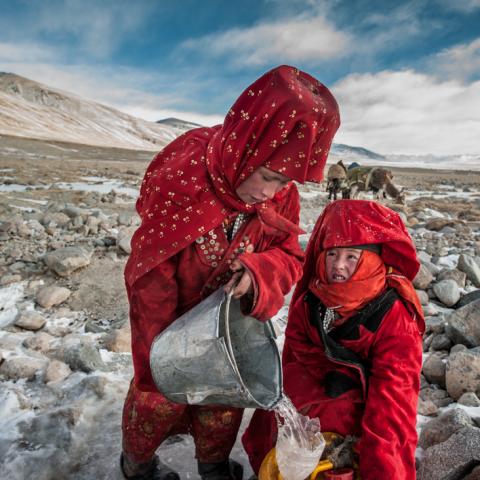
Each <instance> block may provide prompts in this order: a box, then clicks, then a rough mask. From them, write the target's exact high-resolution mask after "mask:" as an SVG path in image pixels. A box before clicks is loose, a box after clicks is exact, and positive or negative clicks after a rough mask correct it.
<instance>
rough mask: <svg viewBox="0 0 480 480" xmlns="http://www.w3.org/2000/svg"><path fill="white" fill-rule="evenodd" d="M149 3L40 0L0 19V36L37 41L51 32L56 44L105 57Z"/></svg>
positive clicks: (145, 14) (147, 9)
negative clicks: (13, 16)
mask: <svg viewBox="0 0 480 480" xmlns="http://www.w3.org/2000/svg"><path fill="white" fill-rule="evenodd" d="M152 6H153V4H151V3H146V2H136V4H135V6H134V8H133V7H132V6H131V5H130V4H129V3H128V4H127V2H123V1H120V0H103V1H102V2H98V1H97V0H42V1H41V2H35V6H34V7H32V8H31V9H28V11H27V12H26V13H25V14H24V15H23V16H20V17H19V18H17V19H16V20H15V22H13V23H12V22H11V21H10V19H8V18H3V19H0V31H1V32H2V36H3V37H4V38H18V35H19V31H20V32H21V35H23V39H31V42H32V43H33V42H36V43H38V42H39V41H40V39H41V38H43V39H45V38H46V37H48V36H53V38H54V40H53V41H56V42H57V48H59V49H60V48H65V49H66V48H67V47H68V48H70V49H71V50H70V51H69V53H70V54H73V53H72V52H74V54H75V55H78V54H87V55H91V56H93V57H95V58H106V57H108V56H109V55H110V54H111V53H112V52H114V51H115V49H116V48H117V47H118V46H119V45H120V44H121V43H122V42H123V41H125V37H126V36H127V35H129V34H134V33H135V31H136V30H137V29H139V28H140V27H141V25H142V23H143V21H144V20H145V18H147V17H148V15H149V12H150V10H151V7H152Z"/></svg>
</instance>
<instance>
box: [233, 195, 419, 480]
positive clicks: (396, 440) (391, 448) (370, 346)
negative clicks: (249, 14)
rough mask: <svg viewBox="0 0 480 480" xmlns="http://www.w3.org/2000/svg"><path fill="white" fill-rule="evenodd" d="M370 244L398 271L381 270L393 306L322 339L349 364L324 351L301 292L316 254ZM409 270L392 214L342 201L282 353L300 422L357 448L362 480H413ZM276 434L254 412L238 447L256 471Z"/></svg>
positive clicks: (328, 220) (405, 244)
mask: <svg viewBox="0 0 480 480" xmlns="http://www.w3.org/2000/svg"><path fill="white" fill-rule="evenodd" d="M372 243H376V244H380V245H381V247H382V254H381V256H382V258H383V259H384V261H385V258H388V259H389V263H390V264H391V265H392V264H393V265H394V266H395V267H396V268H395V269H392V268H390V269H389V270H388V273H387V275H386V279H385V289H384V290H383V291H382V294H381V298H382V299H383V298H386V297H387V295H390V297H391V298H392V300H391V302H390V304H389V305H388V309H387V311H386V313H385V311H383V313H382V314H381V315H376V316H375V315H373V314H372V315H367V316H365V317H360V316H359V315H360V314H361V313H362V311H363V312H366V311H367V310H366V308H372V305H375V304H378V299H377V300H376V301H374V302H370V307H369V306H367V307H365V309H363V310H361V311H360V313H359V314H358V315H357V316H355V315H354V316H353V317H352V318H349V319H348V320H347V321H346V322H345V323H343V324H341V325H340V326H339V327H337V328H333V330H331V331H330V332H329V333H328V336H329V337H331V338H333V339H334V340H335V341H336V343H337V345H340V347H346V348H348V349H349V350H350V351H351V352H353V358H352V357H349V356H348V355H347V356H345V355H343V354H341V352H339V351H338V350H335V349H334V348H333V349H332V348H330V346H329V345H327V346H325V345H326V344H325V343H324V341H323V340H322V338H321V336H320V332H319V329H318V328H317V325H316V321H315V318H314V317H315V315H316V314H315V309H316V308H318V307H320V308H321V307H322V302H321V301H320V300H319V299H318V298H317V297H316V296H315V295H313V293H312V292H311V291H310V289H309V287H308V285H309V283H310V280H311V278H312V276H314V275H315V262H316V258H317V256H318V254H319V252H321V251H322V250H325V249H328V248H333V247H341V246H345V245H349V246H354V245H364V244H372ZM417 270H418V262H417V260H416V255H415V249H414V246H413V243H412V241H411V239H410V237H409V235H408V233H407V232H406V230H405V228H404V226H403V223H402V221H401V220H400V218H399V217H398V215H397V214H396V213H395V212H392V211H391V210H389V209H387V208H385V207H383V206H381V205H379V204H376V203H374V202H366V201H360V200H340V201H338V202H334V203H333V204H330V205H329V206H328V207H327V209H326V210H325V212H324V213H323V215H322V217H321V218H320V219H319V221H318V222H317V225H316V228H315V230H314V232H313V234H312V238H311V241H310V243H309V247H308V249H307V260H306V263H305V270H304V275H303V277H302V279H301V280H300V282H299V284H298V286H297V289H296V291H295V294H294V297H293V299H292V300H293V301H292V306H291V308H290V312H289V319H288V326H287V330H286V340H285V347H284V351H283V368H284V389H285V392H286V394H287V395H288V396H289V397H290V398H291V400H292V401H293V403H294V405H295V406H296V407H297V409H298V410H299V411H300V412H301V413H302V414H305V415H308V416H310V417H312V418H313V417H318V418H319V419H320V423H321V428H322V430H323V431H332V432H337V433H339V434H341V435H355V436H356V437H357V438H358V439H359V440H358V442H357V444H356V449H357V451H358V454H359V466H360V473H361V478H362V480H383V479H395V480H413V479H415V448H416V444H417V433H416V409H417V400H418V391H419V377H420V369H421V361H422V343H421V334H422V333H423V330H424V323H423V315H422V312H421V307H420V304H419V302H418V298H416V296H415V294H414V290H413V287H412V286H411V283H410V279H412V278H413V277H414V276H415V274H416V271H417ZM312 299H313V302H312ZM392 302H393V303H392ZM312 305H313V307H312ZM359 318H363V320H362V321H360V322H358V319H359ZM353 325H355V326H354V328H351V327H352V326H353ZM357 360H358V361H357ZM276 434H277V432H276V424H275V419H274V416H273V414H272V413H271V412H264V411H257V412H256V413H255V415H254V417H253V419H252V422H251V424H250V426H249V428H248V429H247V431H246V433H245V435H244V437H243V442H244V446H245V449H246V450H247V453H248V455H249V457H250V461H251V463H252V466H253V468H254V470H255V471H257V472H258V469H259V468H260V465H261V462H262V460H263V458H264V457H265V455H266V454H267V453H268V451H269V450H270V449H271V448H272V447H273V446H274V445H275V442H276Z"/></svg>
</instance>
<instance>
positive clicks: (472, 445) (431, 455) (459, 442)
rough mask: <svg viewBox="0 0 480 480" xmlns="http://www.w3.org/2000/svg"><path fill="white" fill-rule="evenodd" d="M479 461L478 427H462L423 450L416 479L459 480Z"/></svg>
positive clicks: (479, 436) (479, 440)
mask: <svg viewBox="0 0 480 480" xmlns="http://www.w3.org/2000/svg"><path fill="white" fill-rule="evenodd" d="M478 462H480V429H479V428H476V427H470V426H468V427H464V428H462V429H461V430H459V431H458V432H457V433H454V434H453V435H452V436H451V437H450V438H449V439H448V440H446V441H445V442H443V443H439V444H438V445H434V446H433V447H430V448H428V449H427V450H426V451H425V452H424V457H423V459H422V463H421V465H420V468H419V471H418V477H417V478H418V480H457V479H458V480H460V479H462V478H464V475H465V474H466V473H469V472H470V470H471V469H472V465H475V464H477V463H478Z"/></svg>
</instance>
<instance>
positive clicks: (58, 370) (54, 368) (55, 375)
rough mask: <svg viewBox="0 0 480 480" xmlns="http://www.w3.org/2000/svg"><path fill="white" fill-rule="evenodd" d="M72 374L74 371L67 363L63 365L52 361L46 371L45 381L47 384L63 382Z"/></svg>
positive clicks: (57, 361) (58, 361)
mask: <svg viewBox="0 0 480 480" xmlns="http://www.w3.org/2000/svg"><path fill="white" fill-rule="evenodd" d="M71 373H72V371H71V370H70V367H69V366H68V365H67V364H66V363H63V362H61V361H60V360H52V361H51V362H50V363H49V365H48V367H47V369H46V370H45V376H44V378H43V380H44V382H45V383H50V382H61V381H63V380H65V379H66V378H67V377H68V376H69V375H70V374H71Z"/></svg>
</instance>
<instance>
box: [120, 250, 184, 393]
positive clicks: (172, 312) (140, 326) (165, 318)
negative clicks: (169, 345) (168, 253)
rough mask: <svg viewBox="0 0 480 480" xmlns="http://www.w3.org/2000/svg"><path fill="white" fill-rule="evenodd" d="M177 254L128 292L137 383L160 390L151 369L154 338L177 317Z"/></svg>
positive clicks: (144, 387)
mask: <svg viewBox="0 0 480 480" xmlns="http://www.w3.org/2000/svg"><path fill="white" fill-rule="evenodd" d="M175 274H176V257H171V258H169V259H168V260H166V261H165V262H163V263H161V264H160V265H158V266H157V267H156V268H154V269H153V270H151V271H150V272H148V273H147V274H146V275H144V276H143V277H141V278H139V279H138V280H137V281H136V282H135V283H134V285H133V287H132V288H131V289H130V291H129V292H128V293H129V295H128V297H129V301H130V324H131V329H132V356H133V367H134V369H135V377H134V378H135V382H136V386H137V387H138V388H139V389H140V390H143V391H152V392H156V391H157V389H156V387H155V384H154V383H153V379H152V375H151V372H150V347H151V345H152V342H153V339H154V338H155V337H156V336H157V335H158V334H159V333H160V332H161V331H162V330H164V329H165V328H167V327H168V326H169V325H170V324H171V323H172V322H173V321H174V320H175V318H176V317H177V315H176V309H177V299H178V293H177V290H178V288H177V280H176V275H175Z"/></svg>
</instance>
